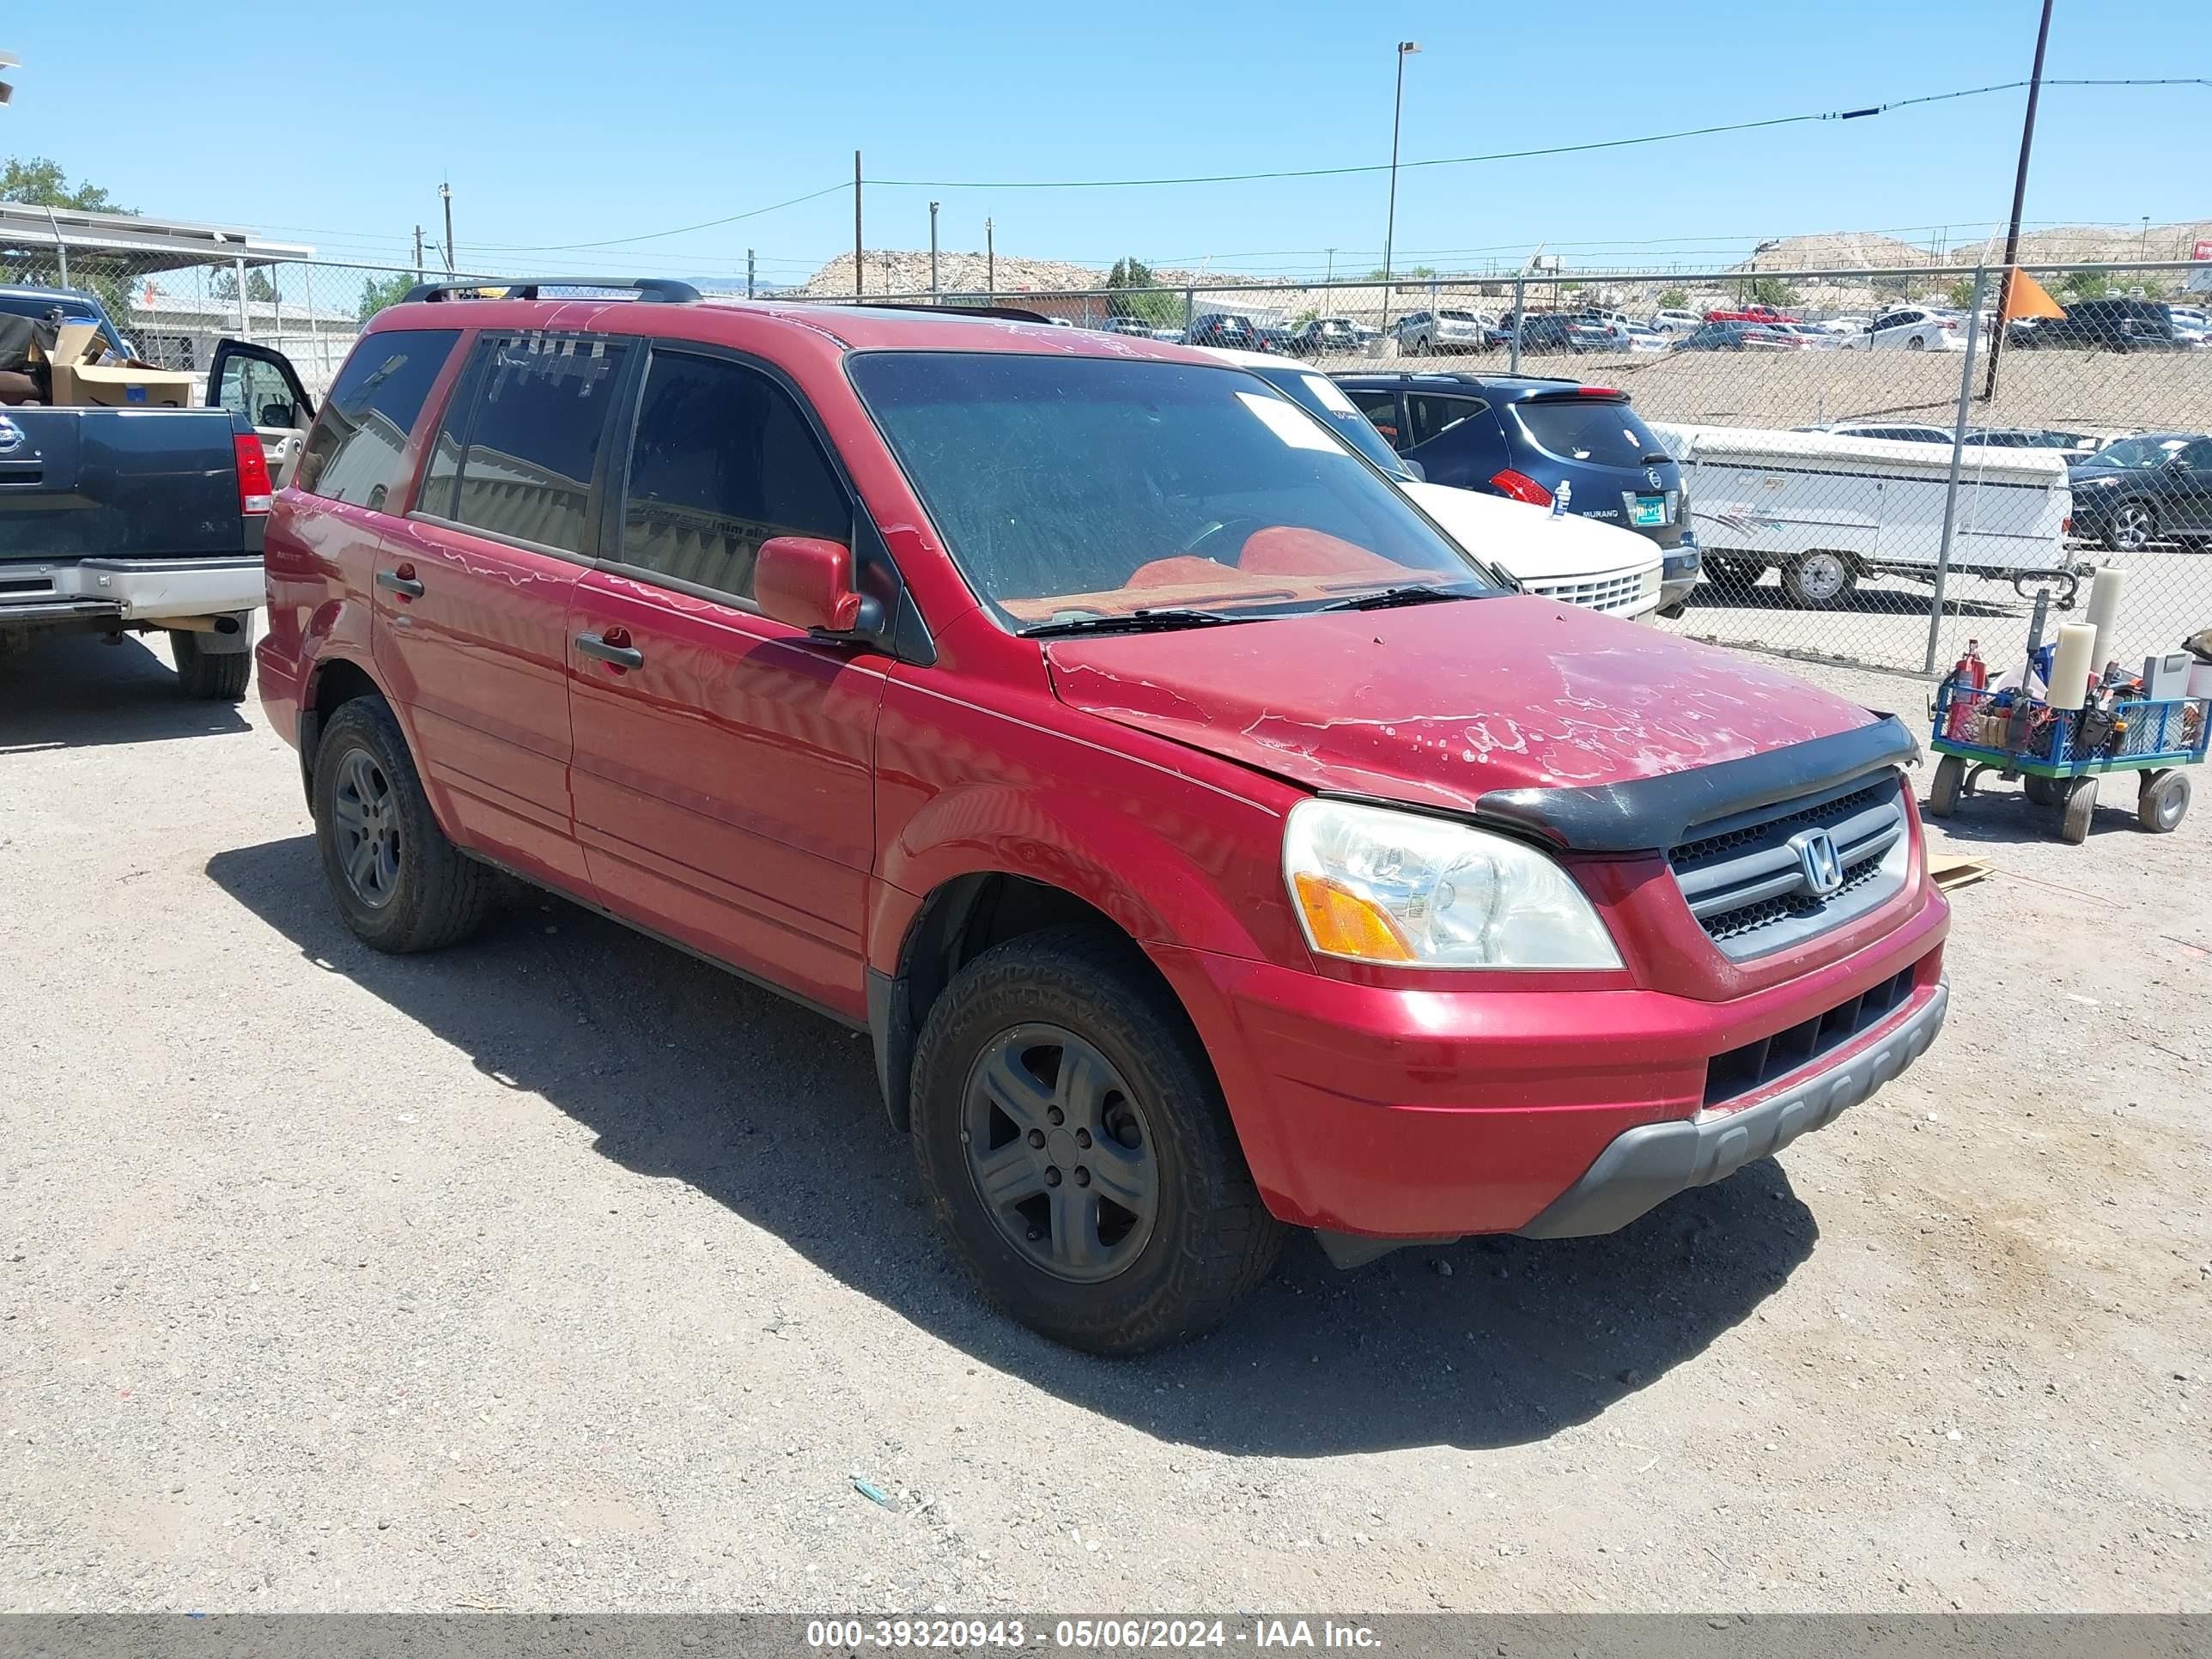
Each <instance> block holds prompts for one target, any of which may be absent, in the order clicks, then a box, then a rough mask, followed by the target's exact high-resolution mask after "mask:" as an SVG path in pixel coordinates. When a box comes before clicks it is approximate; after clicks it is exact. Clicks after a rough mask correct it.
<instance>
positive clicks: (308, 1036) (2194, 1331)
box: [0, 643, 2212, 1612]
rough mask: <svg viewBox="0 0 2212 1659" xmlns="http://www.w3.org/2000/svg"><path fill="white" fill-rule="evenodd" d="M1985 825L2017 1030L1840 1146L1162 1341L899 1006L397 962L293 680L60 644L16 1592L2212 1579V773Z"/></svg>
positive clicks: (20, 1398) (1771, 1591) (1013, 1596)
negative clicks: (968, 1252) (310, 763)
mask: <svg viewBox="0 0 2212 1659" xmlns="http://www.w3.org/2000/svg"><path fill="white" fill-rule="evenodd" d="M1817 672H1818V675H1819V677H1820V678H1822V679H1823V680H1824V681H1826V682H1829V683H1832V684H1835V685H1837V686H1838V687H1842V688H1847V689H1848V690H1850V692H1851V693H1852V694H1853V695H1855V696H1859V697H1861V698H1863V699H1864V700H1866V701H1868V702H1874V703H1877V704H1881V705H1882V706H1887V707H1905V708H1910V707H1912V706H1914V704H1915V700H1916V699H1917V696H1918V690H1919V688H1918V687H1917V684H1913V683H1911V682H1905V681H1898V680H1891V679H1886V678H1881V677H1877V676H1872V675H1857V676H1853V675H1848V674H1843V673H1838V672H1832V671H1826V670H1820V671H1817ZM1923 787H1924V776H1923ZM2107 800H2108V801H2110V802H2113V803H2115V804H2117V805H2128V804H2130V799H2129V798H2128V797H2126V796H2125V794H2124V792H2122V791H2120V790H2113V791H2112V792H2110V793H2108V795H2107ZM1955 822H1956V827H1955V829H1954V831H1953V833H1952V834H1951V835H1950V836H1948V837H1946V838H1945V839H1946V840H1947V841H1948V842H1950V843H1951V844H1954V845H1959V846H1963V847H1966V848H1969V849H1971V850H1972V851H1973V852H1975V853H1977V854H1984V855H1986V856H1988V857H1989V858H1990V859H1991V860H1993V861H1994V863H1995V864H1996V866H1997V868H1998V871H1999V872H2000V873H1999V875H1998V877H1997V878H1996V879H1995V880H1992V881H1989V882H1985V883H1984V884H1980V885H1978V886H1976V887H1972V888H1969V889H1966V890H1963V891H1962V892H1960V894H1959V896H1958V899H1957V910H1958V916H1957V927H1956V932H1955V933H1954V945H1953V950H1952V954H1951V958H1950V960H1951V972H1952V981H1953V986H1954V994H1955V1002H1954V1017H1953V1020H1952V1024H1951V1026H1950V1029H1949V1030H1948V1032H1947V1034H1946V1035H1945V1036H1944V1037H1943V1038H1942V1041H1941V1042H1939V1043H1938V1045H1937V1046H1936V1048H1935V1050H1934V1051H1933V1052H1932V1054H1930V1055H1929V1058H1928V1059H1927V1060H1925V1061H1923V1063H1922V1065H1921V1066H1920V1067H1918V1068H1917V1069H1916V1070H1915V1071H1914V1072H1912V1073H1910V1074H1909V1075H1908V1076H1907V1077H1906V1078H1905V1079H1902V1080H1901V1081H1900V1082H1899V1083H1897V1084H1895V1085H1892V1086H1891V1087H1890V1088H1889V1089H1888V1090H1887V1091H1885V1092H1884V1093H1883V1094H1882V1095H1881V1096H1880V1097H1877V1098H1876V1099H1875V1100H1874V1101H1873V1102H1870V1103H1867V1104H1865V1105H1863V1106H1862V1107H1860V1108H1858V1109H1856V1110H1854V1111H1853V1112H1851V1113H1850V1115H1848V1116H1847V1117H1845V1118H1844V1119H1843V1120H1842V1121H1840V1122H1839V1123H1838V1125H1837V1126H1836V1127H1833V1128H1831V1129H1830V1130H1828V1131H1826V1132H1824V1133H1820V1134H1818V1135H1815V1136H1813V1137H1811V1138H1810V1139H1807V1140H1805V1141H1803V1142H1802V1143H1800V1144H1799V1145H1798V1146H1795V1147H1793V1148H1791V1149H1790V1151H1789V1152H1787V1153H1786V1154H1785V1155H1784V1157H1783V1158H1781V1159H1780V1160H1779V1161H1778V1162H1768V1163H1764V1164H1758V1165H1755V1166H1753V1167H1752V1168H1751V1169H1749V1170H1745V1171H1744V1172H1742V1173H1741V1174H1740V1175H1739V1176H1736V1177H1735V1179H1733V1180H1731V1181H1729V1182H1725V1183H1724V1184H1723V1185H1721V1186H1719V1187H1717V1188H1707V1189H1705V1190H1703V1191H1701V1192H1699V1193H1697V1194H1691V1195H1689V1196H1687V1197H1686V1198H1684V1199H1683V1200H1679V1201H1677V1202H1675V1203H1673V1204H1671V1205H1668V1206H1664V1207H1663V1208H1662V1210H1661V1211H1659V1212H1656V1213H1655V1214H1653V1215H1652V1216H1650V1217H1648V1218H1645V1219H1644V1221H1643V1222H1641V1223H1640V1224H1638V1225H1636V1226H1635V1227H1633V1228H1632V1229H1631V1230H1630V1231H1627V1232H1626V1233H1623V1234H1621V1235H1620V1236H1618V1237H1613V1238H1605V1239H1595V1240H1588V1241H1581V1242H1577V1243H1524V1242H1520V1241H1514V1240H1502V1241H1494V1242H1476V1243H1463V1244H1460V1245H1456V1246H1454V1247H1451V1248H1449V1249H1427V1250H1422V1251H1418V1252H1407V1253H1401V1255H1398V1256H1396V1257H1394V1258H1391V1259H1389V1260H1387V1261H1383V1262H1381V1263H1378V1264H1376V1265H1375V1266H1372V1267H1368V1268H1365V1269H1363V1270H1361V1271H1359V1272H1358V1273H1352V1274H1349V1275H1339V1274H1337V1273H1333V1272H1332V1271H1330V1270H1328V1268H1327V1267H1325V1266H1324V1265H1323V1264H1322V1261H1321V1259H1320V1256H1319V1254H1318V1252H1317V1251H1316V1250H1315V1249H1313V1248H1311V1246H1310V1244H1308V1243H1304V1242H1301V1243H1300V1244H1299V1245H1298V1246H1297V1247H1296V1248H1294V1249H1293V1250H1292V1251H1291V1254H1290V1255H1289V1257H1288V1258H1287V1260H1286V1262H1285V1267H1284V1269H1283V1271H1282V1273H1280V1275H1279V1277H1278V1278H1277V1279H1275V1280H1274V1281H1273V1283H1271V1284H1269V1285H1267V1286H1266V1287H1265V1289H1264V1290H1263V1291H1262V1292H1261V1294H1260V1295H1259V1296H1258V1297H1256V1298H1255V1300H1254V1301H1253V1302H1252V1303H1251V1304H1249V1306H1248V1307H1247V1308H1246V1309H1245V1310H1243V1313H1242V1314H1241V1316H1238V1317H1237V1318H1236V1319H1235V1320H1234V1321H1233V1322H1231V1324H1230V1325H1229V1326H1228V1327H1227V1328H1225V1329H1223V1330H1222V1331H1220V1332H1219V1333H1218V1334H1215V1335H1214V1336H1212V1337H1211V1338H1209V1339H1208V1340H1205V1341H1203V1342H1200V1343H1198V1344H1196V1345H1194V1346H1189V1347H1187V1348H1184V1349H1182V1350H1180V1351H1178V1352H1172V1353H1169V1354H1166V1355H1164V1356H1160V1357H1158V1358H1152V1359H1148V1360H1146V1361H1142V1362H1137V1363H1128V1364H1109V1363H1102V1362H1099V1361H1096V1360H1091V1359H1087V1358H1080V1357H1078V1356H1076V1355H1073V1354H1071V1353H1067V1352H1061V1351H1059V1350H1056V1349H1054V1348H1052V1347H1050V1346H1047V1345H1046V1344H1044V1343H1043V1342H1042V1341H1040V1340H1036V1339H1033V1338H1031V1337H1030V1336H1029V1335H1027V1334H1024V1332H1022V1331H1020V1330H1018V1329H1017V1328H1013V1327H1012V1326H1011V1325H1009V1324H1007V1323H1006V1322H1004V1321H1002V1320H1000V1319H999V1318H998V1317H996V1316H994V1315H992V1314H990V1313H989V1312H987V1311H985V1310H983V1309H982V1308H981V1307H980V1306H979V1305H978V1304H976V1303H975V1300H974V1299H973V1298H972V1297H970V1295H969V1291H968V1290H967V1289H966V1287H965V1285H964V1284H963V1281H962V1279H961V1278H960V1277H959V1275H958V1273H957V1271H956V1270H955V1269H954V1268H953V1267H951V1264H950V1262H949V1261H948V1260H947V1258H946V1256H945V1252H944V1251H943V1249H941V1248H940V1247H939V1243H938V1242H937V1240H936V1239H935V1238H934V1237H933V1236H932V1235H931V1234H930V1232H929V1231H928V1230H927V1225H926V1218H925V1217H924V1214H923V1212H922V1211H921V1207H920V1206H919V1204H918V1201H917V1196H916V1193H915V1182H914V1177H913V1175H912V1172H911V1168H910V1164H909V1162H908V1158H907V1155H906V1152H905V1149H904V1147H903V1146H900V1145H898V1144H897V1143H896V1142H895V1141H894V1140H893V1139H892V1138H891V1136H890V1133H889V1132H888V1131H887V1130H886V1128H885V1127H884V1117H883V1114H882V1112H881V1109H879V1107H878V1103H877V1102H876V1099H875V1095H874V1089H873V1085H872V1079H871V1076H870V1071H869V1063H868V1058H867V1054H866V1045H865V1043H863V1042H861V1041H860V1040H858V1039H855V1038H854V1037H852V1036H848V1035H847V1034H846V1033H844V1032H843V1031H842V1030H836V1029H835V1028H833V1027H831V1026H829V1025H828V1024H823V1022H821V1021H819V1020H818V1019H816V1018H813V1017H811V1016H809V1015H807V1014H805V1013H803V1012H799V1011H798V1010H796V1009H794V1008H792V1007H790V1006H786V1005H784V1004H782V1003H781V1002H779V1001H777V1000H775V999H773V998H771V997H769V996H768V995H766V994H763V993H759V992H757V991H754V990H751V989H749V988H747V987H744V986H743V985H741V984H739V983H738V982H737V981H733V980H732V979H729V978H727V977H726V976H724V975H720V974H719V973H717V972H716V971H714V969H709V968H707V967H705V966H702V965H701V964H700V963H696V962H694V961H692V960H690V959H689V958H687V957H681V956H678V955H677V954H675V953H674V952H671V951H666V950H664V949H662V948H660V947H659V946H657V945H652V944H650V943H647V942H646V941H644V940H642V939H638V938H635V937H633V936H631V935H629V934H627V933H624V932H623V931H622V930H620V929H618V928H617V927H613V926H611V925H610V924H607V923H605V922H602V921H597V920H594V919H592V918H590V917H588V916H586V915H584V914H582V913H581V912H580V911H578V910H576V909H574V908H571V907H569V906H567V905H565V904H562V903H558V902H551V901H544V902H536V901H533V902H530V903H527V904H525V905H523V906H520V907H519V908H516V909H515V910H514V911H513V914H512V915H509V916H508V917H507V919H506V920H505V921H502V922H501V923H500V924H499V925H496V926H495V927H492V928H490V929H489V931H488V932H487V933H485V934H484V935H483V937H481V938H480V939H478V940H477V941H476V942H474V943H473V944H471V945H469V946H467V947H465V948H463V949H461V950H458V951H453V952H451V953H449V954H447V955H446V956H443V957H435V958H418V959H413V960H402V961H394V960H389V959H386V958H383V957H377V956H375V955H374V954H373V953H371V952H369V951H367V950H365V949H363V948H362V947H361V946H359V945H356V944H355V943H353V942H352V940H351V939H349V936H348V935H346V934H345V933H343V931H342V930H341V929H340V927H338V924H337V921H336V919H335V916H334V915H333V913H332V911H331V907H330V905H329V903H328V902H326V900H325V895H324V892H323V890H322V885H321V879H320V877H319V873H318V871H317V869H316V867H315V865H314V862H313V857H312V854H311V848H310V842H309V840H308V829H309V826H308V821H307V816H306V814H305V812H304V811H303V810H302V807H301V798H300V791H299V787H298V783H297V776H296V773H295V769H294V767H293V764H292V762H291V758H290V756H289V752H288V751H286V750H284V749H283V747H282V746H281V745H280V744H278V743H277V742H276V739H275V738H272V737H271V736H270V733H269V732H268V731H267V729H266V727H265V726H264V724H263V722H262V720H261V719H260V716H259V713H258V708H254V707H252V706H251V705H249V706H248V707H247V708H246V709H244V710H242V711H240V712H239V713H237V714H233V713H231V712H230V711H228V710H216V711H214V712H210V710H209V709H208V708H207V707H206V706H204V705H192V704H188V703H185V702H179V701H178V700H177V699H176V698H175V696H174V695H173V690H172V688H171V684H170V682H169V676H168V671H167V667H166V665H164V664H163V662H162V661H161V659H159V658H158V657H156V656H155V655H154V654H152V653H149V652H148V651H146V650H143V649H142V648H141V647H138V646H137V645H135V644H133V645H126V646H124V647H119V648H114V649H107V648H102V647H99V646H97V645H93V644H89V643H87V644H83V645H72V646H70V647H49V648H46V649H44V650H41V651H40V652H39V653H36V654H35V655H33V656H32V657H30V658H28V659H21V660H18V661H16V662H15V663H13V664H11V665H6V666H4V667H0V853H4V858H0V1029H4V1030H7V1031H8V1032H9V1038H10V1040H9V1056H10V1060H11V1062H12V1065H11V1070H12V1072H13V1078H12V1079H11V1083H12V1086H11V1087H10V1089H9V1091H8V1096H7V1098H8V1109H7V1113H6V1120H7V1123H8V1126H9V1135H8V1138H7V1142H6V1146H5V1149H4V1152H0V1434H4V1441H0V1457H4V1459H5V1475H4V1490H5V1491H6V1492H7V1494H8V1497H7V1500H6V1502H5V1504H0V1606H4V1607H8V1608H10V1609H44V1608H65V1609H78V1608H106V1607H132V1608H146V1609H187V1610H191V1609H201V1610H218V1609H244V1610H257V1611H258V1610H268V1609H306V1608H374V1607H391V1608H447V1609H451V1608H471V1607H518V1608H542V1607H569V1608H586V1607H591V1608H616V1607H622V1608H702V1607H756V1608H791V1607H799V1608H805V1609H810V1610H812V1609H821V1610H847V1609H875V1608H915V1607H923V1608H926V1607H931V1606H933V1605H937V1604H943V1605H945V1606H947V1607H952V1608H956V1609H967V1608H977V1609H987V1608H994V1607H1000V1608H1021V1607H1025V1608H1031V1609H1035V1608H1042V1607H1052V1608H1057V1609H1063V1610H1071V1611H1074V1610H1087V1611H1102V1612H1111V1611H1128V1610H1139V1609H1191V1610H1195V1609H1201V1608H1203V1609H1230V1608H1234V1607H1293V1606H1295V1607H1334V1608H1360V1609H1370V1610H1386V1609H1412V1610H1419V1609H1423V1608H1428V1607H1482V1608H1492V1609H1505V1608H1512V1609H1541V1608H1564V1609H1574V1610H1585V1611H1587V1610H1594V1609H1599V1608H1673V1607H1699V1608H1715V1607H1744V1608H1838V1609H1842V1608H1850V1609H1865V1610H1877V1611H1889V1610H1907V1609H1948V1608H1952V1607H1965V1608H1968V1609H1992V1608H2017V1609H2028V1608H2080V1609H2120V1608H2126V1609H2168V1610H2171V1609H2189V1610H2196V1611H2202V1610H2203V1609H2205V1608H2206V1607H2208V1606H2209V1605H2212V1432H2208V1424H2207V1412H2206V1405H2207V1400H2208V1390H2207V1386H2206V1371H2207V1369H2208V1366H2212V1352H2208V1351H2212V1340H2208V1338H2212V1197H2208V1194H2209V1193H2212V1125H2208V1121H2207V1117H2206V1112H2205V1102H2206V1091H2205V1084H2204V1080H2203V1079H2204V1078H2205V1076H2206V1074H2207V1073H2206V1062H2207V1057H2208V1056H2207V1048H2208V1038H2207V1036H2206V1030H2205V1025H2206V1021H2205V1009H2206V1007H2207V1006H2208V996H2212V883H2208V882H2207V881H2206V880H2205V879H2204V866H2205V860H2206V857H2207V850H2208V845H2209V844H2212V842H2208V836H2212V829H2208V825H2212V805H2201V806H2200V811H2199V813H2198V816H2197V817H2196V818H2195V819H2193V820H2191V822H2190V823H2187V824H2185V826H2184V827H2183V829H2182V830H2181V832H2180V833H2179V834H2178V835H2175V836H2169V837H2165V838H2153V837H2149V836H2143V835H2141V834H2138V833H2136V831H2135V830H2133V829H2132V828H2131V827H2130V820H2129V819H2128V817H2126V815H2125V814H2124V813H2123V812H2121V811H2113V810H2107V811H2105V812H2104V813H2103V814H2102V817H2101V819H2100V823H2099V825H2098V833H2097V835H2096V836H2095V837H2094V838H2093V840H2092V842H2091V843H2090V844H2089V845H2088V846H2087V847H2084V848H2064V847H2062V846H2060V845H2058V844H2057V842H2056V841H2055V840H2051V839H2048V838H2046V836H2045V834H2044V827H2043V826H2042V825H2040V824H2039V823H2037V822H2035V821H2034V820H2033V819H2032V818H2031V817H2030V815H2029V813H2028V811H2027V809H2026V808H2025V807H2024V806H2023V805H2021V803H2020V802H2019V800H2018V799H2017V798H2016V796H2015V795H2014V794H2012V793H2011V792H2009V791H2007V792H2005V793H2003V794H2002V796H2001V797H2000V798H1998V799H1990V800H1988V801H1986V802H1982V803H1978V804H1976V805H1972V807H1970V809H1969V810H1968V811H1967V813H1966V815H1965V816H1964V817H1961V818H1960V819H1959V820H1957V821H1955ZM856 1474H857V1475H859V1476H860V1477H861V1478H863V1479H865V1480H868V1481H870V1482H872V1483H873V1484H874V1485H875V1486H877V1487H878V1488H880V1489H881V1490H882V1491H883V1492H884V1494H885V1496H886V1498H888V1500H889V1501H888V1505H887V1506H881V1507H879V1506H878V1504H875V1503H873V1502H872V1501H870V1500H869V1499H868V1498H866V1497H864V1496H862V1495H861V1494H860V1493H859V1492H856V1490H855V1488H854V1484H853V1482H854V1476H855V1475H856Z"/></svg>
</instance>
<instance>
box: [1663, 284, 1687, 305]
mask: <svg viewBox="0 0 2212 1659" xmlns="http://www.w3.org/2000/svg"><path fill="white" fill-rule="evenodd" d="M1689 308H1690V290H1689V289H1686V288H1662V289H1660V290H1659V309H1660V310H1662V311H1687V310H1688V309H1689Z"/></svg>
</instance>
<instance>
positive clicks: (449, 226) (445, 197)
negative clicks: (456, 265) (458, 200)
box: [438, 182, 453, 276]
mask: <svg viewBox="0 0 2212 1659" xmlns="http://www.w3.org/2000/svg"><path fill="white" fill-rule="evenodd" d="M438 199H439V200H440V201H441V202H443V203H444V204H446V275H447V276H452V275H453V186H452V185H449V184H445V183H443V182H441V183H440V185H438Z"/></svg>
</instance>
